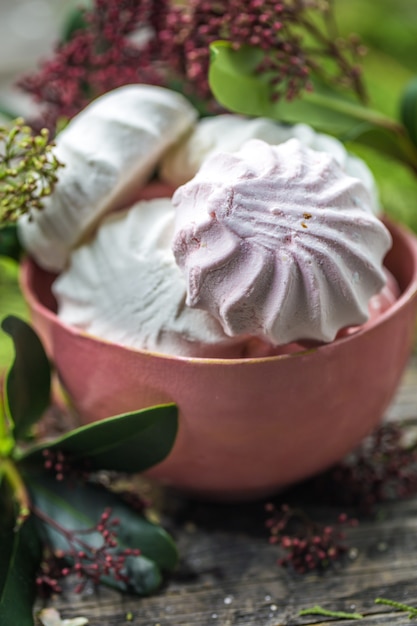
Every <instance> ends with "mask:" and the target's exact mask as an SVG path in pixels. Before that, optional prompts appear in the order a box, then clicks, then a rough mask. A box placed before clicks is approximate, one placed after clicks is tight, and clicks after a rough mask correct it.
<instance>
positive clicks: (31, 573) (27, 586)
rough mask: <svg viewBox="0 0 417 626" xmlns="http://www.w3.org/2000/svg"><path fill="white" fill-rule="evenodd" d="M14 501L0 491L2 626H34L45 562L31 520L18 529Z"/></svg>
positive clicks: (0, 613)
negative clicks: (37, 578)
mask: <svg viewBox="0 0 417 626" xmlns="http://www.w3.org/2000/svg"><path fill="white" fill-rule="evenodd" d="M14 526H15V515H14V510H13V504H12V501H11V499H9V498H8V497H7V496H6V493H5V490H4V489H2V490H1V491H0V624H5V625H6V624H16V625H19V626H33V624H34V621H33V617H32V607H33V603H34V600H35V595H36V589H35V574H36V570H37V568H38V565H39V562H40V559H41V543H40V540H39V537H38V534H37V532H36V528H35V526H34V523H33V520H32V519H31V518H29V519H28V520H26V522H25V523H24V524H23V526H21V527H20V529H19V531H15V530H14Z"/></svg>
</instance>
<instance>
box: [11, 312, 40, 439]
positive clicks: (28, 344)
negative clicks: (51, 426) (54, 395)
mask: <svg viewBox="0 0 417 626" xmlns="http://www.w3.org/2000/svg"><path fill="white" fill-rule="evenodd" d="M1 327H2V329H3V330H4V331H5V332H6V333H7V334H8V335H10V336H11V338H12V339H13V343H14V349H15V360H14V363H13V365H12V367H11V369H10V371H9V373H8V376H7V381H6V391H7V402H8V407H9V411H10V415H11V417H12V419H13V421H14V436H15V438H16V439H19V438H22V437H24V436H25V435H27V433H28V431H29V430H30V428H31V427H32V425H33V424H34V423H35V422H36V421H37V420H38V419H39V418H40V417H41V415H42V414H43V412H44V411H45V409H46V408H47V406H48V404H49V397H50V385H51V372H50V365H49V361H48V357H47V356H46V354H45V351H44V349H43V346H42V343H41V341H40V339H39V337H38V336H37V334H36V333H35V331H34V330H33V329H32V328H31V327H30V326H29V324H27V323H26V322H24V321H23V320H21V319H19V318H18V317H15V316H14V315H9V316H8V317H6V318H5V319H4V320H3V321H2V324H1Z"/></svg>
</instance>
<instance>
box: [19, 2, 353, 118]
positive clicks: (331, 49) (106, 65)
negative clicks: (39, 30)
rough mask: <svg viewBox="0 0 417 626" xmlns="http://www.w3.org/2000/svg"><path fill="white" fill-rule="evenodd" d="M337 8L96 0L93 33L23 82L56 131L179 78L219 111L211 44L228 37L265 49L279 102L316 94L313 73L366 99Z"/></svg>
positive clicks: (73, 41)
mask: <svg viewBox="0 0 417 626" xmlns="http://www.w3.org/2000/svg"><path fill="white" fill-rule="evenodd" d="M332 11H333V9H332V4H331V3H327V2H323V0H281V1H277V0H230V2H219V0H189V2H186V3H182V2H181V3H177V2H173V1H172V0H171V1H170V0H158V1H156V0H94V3H93V7H92V9H91V10H89V11H85V15H84V21H85V28H82V29H80V30H78V31H76V32H75V33H73V34H72V36H71V38H70V39H69V41H67V42H63V43H61V44H59V45H58V47H57V49H56V51H55V56H54V58H52V59H51V60H49V61H46V62H45V63H44V64H43V65H42V67H41V70H40V71H39V72H38V73H36V74H34V75H31V76H26V77H24V78H23V79H22V80H21V81H20V83H19V85H20V87H22V88H23V89H24V90H25V91H27V92H29V93H30V94H32V96H34V97H35V99H36V100H37V101H38V102H40V103H42V104H44V105H46V107H45V111H44V118H43V119H42V123H43V124H46V125H48V127H49V128H55V126H56V124H57V122H58V120H59V119H60V118H62V117H63V118H66V119H68V118H71V117H73V116H74V115H75V114H76V113H78V112H79V111H80V110H81V109H83V108H84V107H85V106H86V105H87V104H88V103H89V102H90V101H91V100H92V99H93V98H94V97H96V96H98V95H101V94H103V93H105V92H107V91H110V90H111V89H115V88H116V87H119V86H121V85H125V84H128V83H141V82H142V83H149V84H158V85H167V86H171V84H172V81H173V80H174V79H176V80H179V81H180V83H181V88H182V89H183V90H184V91H185V92H186V93H188V94H189V95H190V96H195V97H197V98H198V99H203V100H204V101H205V104H206V106H208V108H210V106H211V108H216V106H217V107H218V105H216V104H215V103H214V102H213V99H212V97H211V93H210V88H209V83H208V68H209V60H210V49H209V46H210V44H211V43H212V42H214V41H216V40H219V39H224V40H227V41H230V42H231V43H232V44H233V47H234V48H235V49H239V48H241V47H242V46H252V47H255V48H258V49H260V50H262V52H263V59H262V62H261V63H260V65H259V67H258V71H259V72H261V73H263V74H264V75H265V76H266V77H267V80H269V81H270V84H271V86H272V94H273V95H272V97H273V98H274V99H279V98H282V97H285V98H287V99H290V100H291V99H293V98H295V97H297V96H298V95H300V93H301V92H302V91H303V90H305V89H311V88H312V82H311V77H312V74H318V75H319V76H321V77H322V78H324V79H325V80H327V81H330V83H337V84H343V85H344V86H347V87H349V88H351V89H353V90H354V91H355V92H356V93H357V95H358V96H359V97H361V98H364V88H363V84H362V80H361V76H360V72H359V68H358V66H357V63H356V59H357V58H358V57H359V56H361V54H362V53H363V47H362V46H361V45H360V42H359V41H358V40H357V38H350V39H342V38H340V37H339V35H338V33H337V32H336V28H335V21H334V19H333V13H332ZM317 16H322V17H323V19H322V20H321V19H320V20H317V19H316V18H317ZM318 22H321V23H322V24H321V26H318Z"/></svg>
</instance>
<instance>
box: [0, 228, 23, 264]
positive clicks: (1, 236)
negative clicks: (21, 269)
mask: <svg viewBox="0 0 417 626" xmlns="http://www.w3.org/2000/svg"><path fill="white" fill-rule="evenodd" d="M21 253H22V246H21V245H20V242H19V239H18V236H17V228H16V224H10V225H8V226H3V227H0V255H1V256H6V257H9V258H10V259H13V260H14V261H19V259H20V256H21Z"/></svg>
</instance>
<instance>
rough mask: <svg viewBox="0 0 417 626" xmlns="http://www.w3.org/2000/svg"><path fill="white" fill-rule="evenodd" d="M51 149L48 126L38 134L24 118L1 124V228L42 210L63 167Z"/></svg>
mask: <svg viewBox="0 0 417 626" xmlns="http://www.w3.org/2000/svg"><path fill="white" fill-rule="evenodd" d="M52 148H53V146H52V144H51V143H49V132H48V131H47V130H46V129H44V130H42V131H41V132H40V134H39V135H35V134H33V133H32V130H31V128H30V127H29V126H26V125H25V124H24V122H23V120H22V119H17V120H16V121H15V122H14V124H13V126H12V127H11V128H8V127H5V126H0V227H1V226H4V225H6V224H10V223H13V222H16V220H17V219H18V218H19V217H20V216H21V215H23V214H24V213H29V214H31V212H32V211H33V210H40V209H42V207H43V199H44V198H45V197H46V196H48V195H50V194H51V193H52V191H53V189H54V186H55V184H56V182H57V180H58V177H57V174H56V172H57V170H58V169H59V168H60V167H61V166H62V163H60V162H59V161H58V159H57V158H56V157H55V156H54V154H53V151H52Z"/></svg>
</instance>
